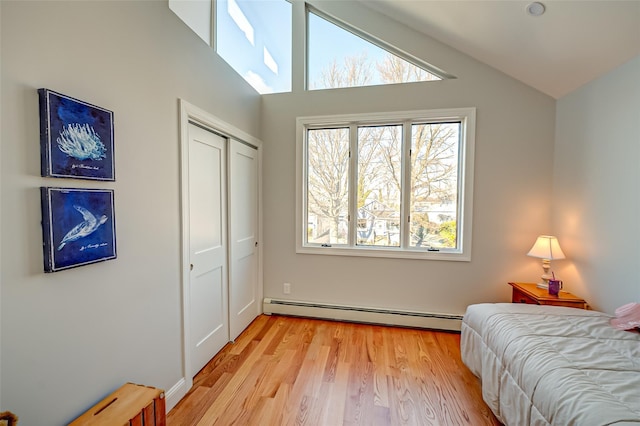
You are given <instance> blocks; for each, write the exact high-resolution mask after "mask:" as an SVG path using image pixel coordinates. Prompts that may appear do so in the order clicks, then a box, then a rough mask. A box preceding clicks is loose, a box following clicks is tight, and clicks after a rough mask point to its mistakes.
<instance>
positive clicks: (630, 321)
mask: <svg viewBox="0 0 640 426" xmlns="http://www.w3.org/2000/svg"><path fill="white" fill-rule="evenodd" d="M611 325H612V326H613V327H615V328H617V329H619V330H631V329H633V328H636V327H640V303H635V302H632V303H627V304H626V305H622V306H620V307H619V308H618V309H616V317H615V318H611Z"/></svg>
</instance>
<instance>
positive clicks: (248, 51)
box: [215, 0, 292, 94]
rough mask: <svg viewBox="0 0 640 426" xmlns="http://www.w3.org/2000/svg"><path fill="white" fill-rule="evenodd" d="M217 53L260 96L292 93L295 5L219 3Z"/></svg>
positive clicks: (243, 1)
mask: <svg viewBox="0 0 640 426" xmlns="http://www.w3.org/2000/svg"><path fill="white" fill-rule="evenodd" d="M215 4H216V14H215V16H216V21H215V30H216V32H215V42H216V51H217V52H218V54H219V55H220V56H221V57H222V58H223V59H224V60H225V61H227V63H228V64H229V65H231V66H232V67H233V69H234V70H236V72H237V73H238V74H240V75H241V76H242V77H243V78H244V79H245V80H246V81H247V82H248V83H249V84H251V85H252V86H253V88H254V89H256V90H257V91H258V92H259V93H261V94H264V93H276V92H290V91H291V37H292V26H291V13H292V12H291V3H289V2H288V1H285V0H278V1H250V0H217V1H216V2H215Z"/></svg>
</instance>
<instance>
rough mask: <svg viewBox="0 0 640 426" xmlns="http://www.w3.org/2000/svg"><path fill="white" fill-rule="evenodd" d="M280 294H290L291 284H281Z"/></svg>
mask: <svg viewBox="0 0 640 426" xmlns="http://www.w3.org/2000/svg"><path fill="white" fill-rule="evenodd" d="M282 292H283V293H284V294H291V284H290V283H284V284H282Z"/></svg>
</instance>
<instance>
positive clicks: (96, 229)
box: [40, 187, 117, 272]
mask: <svg viewBox="0 0 640 426" xmlns="http://www.w3.org/2000/svg"><path fill="white" fill-rule="evenodd" d="M40 194H41V201H42V235H43V252H44V271H45V272H57V271H61V270H65V269H69V268H75V267H78V266H84V265H88V264H91V263H96V262H102V261H106V260H111V259H115V258H116V257H117V253H116V227H115V208H114V191H113V190H112V189H84V188H83V189H80V188H56V187H40Z"/></svg>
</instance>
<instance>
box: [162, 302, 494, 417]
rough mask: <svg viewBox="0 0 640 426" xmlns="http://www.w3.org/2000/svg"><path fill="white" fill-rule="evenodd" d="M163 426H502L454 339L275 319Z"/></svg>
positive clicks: (220, 358)
mask: <svg viewBox="0 0 640 426" xmlns="http://www.w3.org/2000/svg"><path fill="white" fill-rule="evenodd" d="M167 424H168V426H183V425H184V426H190V425H199V426H205V425H206V426H210V425H260V426H263V425H265V426H266V425H327V426H338V425H367V426H370V425H394V426H395V425H474V426H477V425H500V423H499V422H498V421H497V420H496V418H495V417H494V416H493V414H492V413H491V411H490V410H489V408H488V407H487V406H486V405H485V403H484V402H483V401H482V394H481V389H480V382H479V380H478V379H477V378H476V377H475V376H473V374H471V372H470V371H469V370H468V369H467V367H466V366H464V364H462V361H461V360H460V335H459V334H457V333H447V332H437V331H429V330H418V329H409V328H397V327H385V326H376V325H363V324H353V323H343V322H333V321H324V320H313V319H304V318H291V317H282V316H276V315H274V316H265V315H262V316H259V317H258V318H257V319H256V320H255V321H254V322H253V323H252V324H251V325H250V326H249V327H248V328H247V329H246V330H245V331H244V332H243V333H242V334H241V335H240V337H239V338H238V339H237V340H236V342H235V343H232V344H228V345H227V346H225V347H224V349H223V350H222V351H221V352H220V353H219V354H218V355H216V356H215V358H213V359H212V360H211V361H210V362H209V363H208V364H207V365H206V366H205V367H204V368H203V369H202V371H200V372H199V373H198V374H197V375H196V377H195V378H194V386H193V388H192V390H191V392H189V394H187V395H186V396H185V397H184V398H183V399H182V400H181V401H180V402H179V403H178V404H177V405H176V406H175V407H174V408H173V410H171V412H170V413H169V415H168V418H167Z"/></svg>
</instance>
